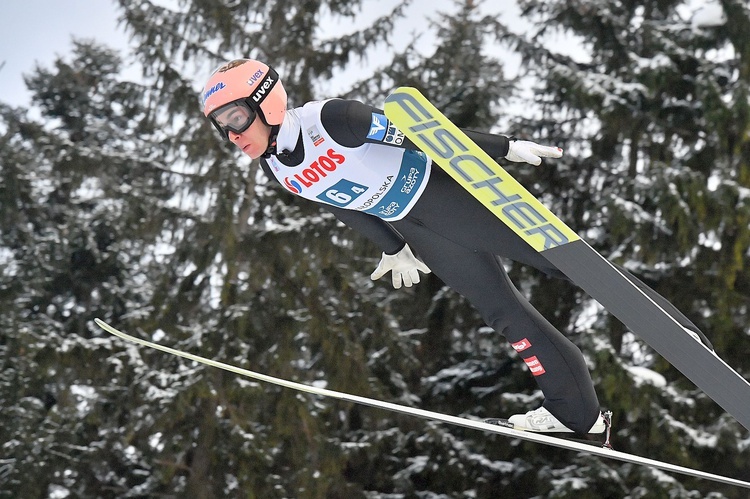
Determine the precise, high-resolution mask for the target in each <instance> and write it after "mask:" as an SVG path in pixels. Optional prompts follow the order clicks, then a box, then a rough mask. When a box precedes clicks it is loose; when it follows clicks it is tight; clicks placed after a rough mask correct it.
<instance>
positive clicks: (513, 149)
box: [505, 139, 563, 166]
mask: <svg viewBox="0 0 750 499" xmlns="http://www.w3.org/2000/svg"><path fill="white" fill-rule="evenodd" d="M562 154H563V150H562V149H560V148H559V147H549V146H540V145H539V144H535V143H534V142H529V141H528V140H516V139H510V143H509V144H508V154H506V155H505V159H507V160H508V161H514V162H516V163H521V162H525V163H531V164H532V165H534V166H539V165H540V164H541V163H542V158H559V157H561V156H562Z"/></svg>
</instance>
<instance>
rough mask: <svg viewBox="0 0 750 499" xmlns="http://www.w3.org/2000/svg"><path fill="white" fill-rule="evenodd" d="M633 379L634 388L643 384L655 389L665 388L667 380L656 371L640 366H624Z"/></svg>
mask: <svg viewBox="0 0 750 499" xmlns="http://www.w3.org/2000/svg"><path fill="white" fill-rule="evenodd" d="M624 367H625V369H627V371H628V373H630V375H631V377H632V378H633V382H634V383H635V386H636V387H640V386H641V385H643V384H650V385H654V386H655V387H657V388H663V387H665V386H667V379H666V378H665V377H664V376H662V375H661V374H659V373H657V372H656V371H652V370H651V369H648V368H646V367H642V366H624Z"/></svg>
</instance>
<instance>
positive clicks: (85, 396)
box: [70, 385, 96, 417]
mask: <svg viewBox="0 0 750 499" xmlns="http://www.w3.org/2000/svg"><path fill="white" fill-rule="evenodd" d="M70 393H71V394H72V395H74V396H75V397H76V399H77V400H78V402H77V403H76V410H78V414H79V415H80V416H81V417H83V416H85V415H86V414H88V412H89V411H90V410H91V407H92V404H93V401H95V400H96V390H95V389H94V388H93V387H91V386H86V385H70Z"/></svg>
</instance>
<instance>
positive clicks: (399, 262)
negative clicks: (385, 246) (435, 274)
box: [370, 244, 431, 289]
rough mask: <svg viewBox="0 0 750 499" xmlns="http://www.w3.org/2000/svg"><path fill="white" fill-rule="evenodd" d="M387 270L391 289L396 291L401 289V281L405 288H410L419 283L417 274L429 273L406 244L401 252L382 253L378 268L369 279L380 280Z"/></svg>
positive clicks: (427, 268)
mask: <svg viewBox="0 0 750 499" xmlns="http://www.w3.org/2000/svg"><path fill="white" fill-rule="evenodd" d="M389 270H390V271H391V280H392V282H393V287H394V288H396V289H399V288H400V287H401V282H402V281H403V283H404V285H405V286H406V287H407V288H410V287H411V286H412V285H413V284H417V283H418V282H419V272H422V273H423V274H429V273H430V272H431V271H430V269H429V267H427V265H425V264H424V263H423V262H422V261H420V260H418V259H417V257H416V256H414V253H412V252H411V249H410V248H409V245H408V244H406V245H404V247H403V248H401V251H399V252H398V253H396V254H395V255H387V254H385V253H383V257H382V258H381V259H380V263H379V264H378V268H376V269H375V272H373V273H372V275H371V276H370V279H372V280H373V281H375V280H377V279H380V278H381V277H383V276H384V275H385V274H386V273H388V271H389Z"/></svg>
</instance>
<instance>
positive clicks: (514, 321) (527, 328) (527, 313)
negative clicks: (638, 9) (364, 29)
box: [261, 99, 698, 433]
mask: <svg viewBox="0 0 750 499" xmlns="http://www.w3.org/2000/svg"><path fill="white" fill-rule="evenodd" d="M464 132H465V133H466V134H467V135H468V136H469V137H470V138H471V139H472V140H474V141H475V142H476V143H477V144H478V145H479V146H480V147H481V148H482V149H484V150H485V151H486V152H487V153H488V154H489V155H490V156H492V157H493V158H500V157H504V156H505V155H506V154H507V153H508V138H507V137H504V136H501V135H491V134H486V133H480V132H475V131H470V130H464ZM277 151H281V152H280V153H278V154H277V155H275V156H270V157H268V158H265V159H264V160H261V165H262V167H263V169H264V171H265V172H266V174H267V175H268V176H269V177H271V178H274V179H276V180H277V181H278V182H279V183H281V185H282V186H284V188H286V189H287V190H289V191H290V192H292V193H294V194H296V195H298V196H302V197H305V198H307V199H310V200H312V201H316V202H318V203H321V204H323V205H324V206H325V207H326V208H327V209H328V210H330V211H331V212H332V213H333V214H334V215H335V216H336V217H337V218H338V219H339V220H340V221H341V222H343V223H344V224H346V225H347V226H349V227H351V228H353V229H355V230H357V231H358V232H360V233H362V234H363V235H364V236H365V237H367V238H368V239H370V240H371V241H373V242H374V243H375V244H377V245H378V246H379V247H380V248H381V249H382V250H383V251H384V252H385V253H387V254H395V253H397V252H398V251H400V250H401V249H402V248H403V247H404V244H405V243H408V244H409V246H410V247H411V248H412V249H413V250H414V251H415V252H416V253H417V254H418V255H419V256H420V258H421V259H422V260H423V261H424V262H425V263H426V264H427V265H428V266H429V267H430V269H431V270H432V272H433V273H434V274H435V275H436V276H438V277H439V278H440V279H441V280H442V281H443V282H444V283H445V284H446V285H448V286H449V287H451V288H453V289H454V290H455V291H457V292H458V293H460V294H462V295H463V296H464V297H466V298H467V299H468V300H469V301H470V302H471V304H472V305H473V306H474V307H475V308H476V309H477V310H478V311H479V313H480V314H481V315H482V318H483V319H484V321H485V322H486V323H487V324H488V325H489V326H490V327H492V328H493V329H494V330H495V331H497V332H498V333H501V334H502V335H504V336H505V337H506V339H507V340H508V341H509V342H510V343H511V345H512V347H513V348H514V349H515V350H516V351H517V352H518V354H519V355H520V356H521V358H522V359H523V360H524V362H525V363H526V365H527V366H528V368H529V370H530V372H531V373H532V375H533V376H534V379H535V380H536V382H537V384H538V386H539V388H540V389H541V391H542V393H543V394H544V397H545V401H544V407H545V408H546V409H547V410H549V411H550V412H551V413H552V414H553V415H554V416H555V417H557V418H558V419H559V420H560V422H562V423H563V424H564V425H565V426H567V427H568V428H570V429H571V430H573V431H575V432H578V433H587V432H588V430H589V429H590V428H591V426H592V425H593V424H594V422H595V421H596V420H597V418H598V416H599V412H600V408H599V402H598V400H597V396H596V392H595V390H594V385H593V382H592V380H591V376H590V374H589V371H588V368H587V366H586V362H585V359H584V357H583V355H582V353H581V351H580V350H579V349H578V348H577V347H576V346H575V345H574V344H573V343H572V342H571V341H570V340H569V339H568V338H566V337H565V336H564V335H563V334H562V333H560V332H559V331H558V330H557V329H556V328H555V327H554V326H552V324H550V323H549V322H548V321H547V320H546V319H545V318H544V317H543V316H542V315H541V314H540V313H539V312H538V311H537V310H536V309H535V308H534V307H533V306H532V305H531V304H530V303H529V302H528V300H527V299H526V298H525V297H524V296H523V295H522V294H521V293H520V292H519V291H518V289H516V287H515V286H514V285H513V283H512V282H511V280H510V278H509V277H508V274H507V272H506V271H505V269H504V268H503V266H502V264H501V263H500V261H499V260H498V257H502V258H508V259H510V260H513V261H516V262H519V263H522V264H527V265H531V266H532V267H535V268H537V269H539V270H540V271H542V272H544V273H545V274H547V275H550V276H553V277H557V278H561V279H567V277H566V276H565V275H564V274H563V273H562V272H561V271H559V270H558V269H557V268H555V267H554V266H552V264H550V263H549V262H548V261H547V260H546V259H545V258H544V257H543V256H541V255H540V254H539V253H538V252H536V251H535V250H534V249H533V248H531V247H530V246H529V245H528V244H527V243H526V242H525V241H523V240H522V239H521V238H520V237H519V236H518V235H517V234H515V233H514V232H513V230H512V229H510V228H509V227H507V226H506V225H505V224H504V223H503V222H502V221H500V220H499V219H498V218H496V217H495V216H494V215H493V214H492V213H490V212H489V211H488V210H487V209H485V208H484V206H482V204H481V203H480V202H479V201H477V200H476V199H474V198H473V197H472V196H471V194H469V193H468V192H466V191H465V190H464V189H463V188H462V187H461V186H460V185H459V184H457V183H456V182H455V181H453V179H451V178H450V177H449V176H448V174H447V173H445V172H443V171H442V169H440V168H434V169H433V168H431V161H430V159H429V158H428V157H427V156H426V155H425V154H424V153H422V152H421V151H419V150H418V149H417V148H416V146H415V145H414V144H413V143H411V141H409V140H408V139H407V138H405V137H404V135H403V134H402V133H401V132H400V131H399V130H398V129H396V127H394V126H393V125H392V124H391V123H390V122H389V121H388V119H387V118H386V117H385V115H384V114H383V112H382V111H381V110H379V109H376V108H373V107H371V106H368V105H365V104H362V103H360V102H357V101H349V100H341V99H332V100H328V101H321V102H312V103H308V104H306V105H305V106H303V107H301V108H297V109H292V110H289V111H287V114H286V117H285V119H284V123H283V124H282V125H281V128H280V131H279V135H278V143H277ZM618 268H619V270H620V271H621V272H623V274H624V275H625V276H627V277H628V278H629V279H631V281H633V282H634V284H636V285H637V286H638V287H639V288H641V289H642V290H643V291H644V292H646V293H647V294H648V295H649V296H650V297H651V298H652V299H653V300H655V301H656V302H657V303H658V304H659V305H660V306H661V307H662V308H664V309H665V310H666V311H667V312H668V313H669V314H670V315H672V316H673V317H674V318H675V319H676V320H677V321H678V322H679V323H681V324H683V325H684V326H686V327H688V328H689V329H691V330H698V328H697V327H696V326H695V325H694V324H693V323H692V322H690V321H689V320H688V319H687V317H685V316H684V315H683V314H682V313H680V312H679V311H678V310H677V309H676V308H675V307H674V306H673V305H671V304H670V303H669V302H668V301H667V300H666V299H664V298H663V297H661V296H660V295H658V294H657V293H656V292H655V291H653V290H651V289H650V288H649V287H648V286H646V285H645V284H644V283H642V282H641V281H639V280H638V279H637V278H635V277H634V276H632V275H631V274H630V273H629V272H627V271H625V270H624V269H622V268H621V267H618Z"/></svg>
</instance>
